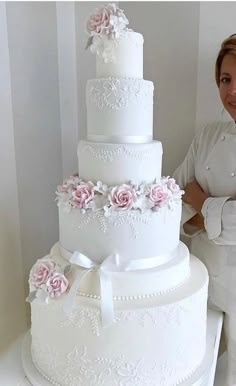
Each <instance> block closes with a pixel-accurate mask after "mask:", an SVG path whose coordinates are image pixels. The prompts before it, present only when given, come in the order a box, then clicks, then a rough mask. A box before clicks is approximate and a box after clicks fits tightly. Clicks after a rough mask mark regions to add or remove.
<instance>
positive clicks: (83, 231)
mask: <svg viewBox="0 0 236 386" xmlns="http://www.w3.org/2000/svg"><path fill="white" fill-rule="evenodd" d="M180 217H181V200H180V199H179V201H178V202H175V203H173V204H172V207H171V208H170V207H169V206H167V205H166V206H164V207H162V208H160V209H159V210H158V211H152V210H147V211H145V212H144V213H141V212H140V210H135V209H130V210H126V211H122V210H121V211H114V212H112V213H111V214H110V216H106V215H105V214H104V213H103V211H99V210H98V211H96V210H95V211H92V210H85V211H84V213H83V212H81V210H80V209H78V208H70V209H69V207H68V206H66V205H65V204H63V203H61V204H60V205H59V230H60V231H59V233H60V245H61V246H62V247H63V249H65V254H66V251H68V252H69V253H73V252H75V251H78V252H81V253H83V254H84V255H86V256H88V257H89V258H90V259H92V260H93V261H95V262H96V263H101V262H102V261H104V260H105V259H106V258H107V257H108V256H109V255H111V254H114V253H117V254H119V255H120V256H122V258H124V259H126V261H129V260H130V259H146V258H156V259H159V261H160V262H161V263H163V261H166V260H168V259H169V256H168V255H169V254H170V253H171V252H173V250H174V249H175V248H176V247H177V246H178V244H179V230H180ZM65 257H66V255H65Z"/></svg>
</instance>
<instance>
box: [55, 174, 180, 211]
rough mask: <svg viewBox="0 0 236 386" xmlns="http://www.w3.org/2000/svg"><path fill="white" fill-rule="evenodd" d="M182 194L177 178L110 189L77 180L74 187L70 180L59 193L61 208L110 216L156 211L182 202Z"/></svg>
mask: <svg viewBox="0 0 236 386" xmlns="http://www.w3.org/2000/svg"><path fill="white" fill-rule="evenodd" d="M72 181H73V180H72ZM182 194H183V191H182V190H180V188H179V186H178V185H177V184H176V182H175V180H174V178H169V177H162V179H161V181H154V182H153V183H150V184H140V185H134V184H131V183H130V184H122V185H119V186H111V187H107V186H106V185H103V184H102V182H101V181H99V182H97V184H96V185H94V184H93V183H92V182H91V181H89V182H84V181H82V180H81V179H79V178H78V177H77V179H76V180H74V182H73V183H71V177H70V183H68V182H67V181H64V183H63V185H62V186H59V187H58V191H57V195H58V201H59V205H60V204H65V203H68V204H69V205H70V206H72V207H75V208H79V209H82V210H85V209H92V210H102V209H104V210H105V211H106V213H108V212H109V213H110V210H122V211H124V210H129V209H140V210H142V211H143V210H146V209H153V210H157V209H158V208H160V207H163V206H164V205H166V206H168V205H169V204H170V203H171V202H172V201H176V200H177V201H178V200H180V199H181V195H182ZM63 195H66V197H64V196H63ZM101 198H102V199H101ZM107 210H108V212H107Z"/></svg>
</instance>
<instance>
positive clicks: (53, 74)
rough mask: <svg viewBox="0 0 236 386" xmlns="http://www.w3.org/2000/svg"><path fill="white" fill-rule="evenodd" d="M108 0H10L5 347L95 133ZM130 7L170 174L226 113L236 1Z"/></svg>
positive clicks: (3, 49)
mask: <svg viewBox="0 0 236 386" xmlns="http://www.w3.org/2000/svg"><path fill="white" fill-rule="evenodd" d="M99 4H102V2H75V3H74V2H57V3H56V2H9V3H4V2H0V57H1V60H0V120H1V125H0V178H1V192H0V256H1V258H0V349H1V348H2V347H3V345H5V344H6V343H8V342H9V340H10V339H11V338H12V339H13V338H14V337H15V336H16V335H17V334H18V333H20V332H21V331H22V330H23V329H24V328H25V319H26V318H25V309H24V305H25V302H24V298H25V296H26V293H27V277H28V273H29V270H30V267H31V266H32V264H33V263H34V261H35V260H36V259H37V258H38V257H40V256H42V255H44V254H46V253H47V252H48V251H49V250H50V247H51V246H52V244H53V243H54V242H55V241H56V240H57V238H58V218H57V208H56V204H55V202H54V198H55V195H54V192H55V189H56V186H57V184H58V183H60V182H61V180H62V177H66V176H67V175H68V174H70V173H74V172H76V171H77V168H78V165H77V155H76V148H77V141H78V139H80V138H85V136H86V104H85V86H86V81H87V79H89V78H92V77H94V76H95V58H94V56H93V55H91V54H90V53H89V52H86V51H85V49H84V47H85V44H86V36H85V33H84V31H85V27H84V25H85V20H86V18H87V16H88V14H89V13H90V12H91V11H92V10H93V9H94V8H95V6H98V5H99ZM121 7H122V8H123V9H124V10H125V12H126V14H127V16H128V18H129V19H130V26H131V27H133V28H134V29H135V30H137V31H141V32H142V33H143V35H144V38H145V45H144V77H145V79H150V80H152V81H153V82H154V84H155V100H154V137H155V139H159V140H161V141H162V142H163V147H164V157H163V174H171V173H172V171H173V170H174V168H175V167H176V166H177V165H178V163H179V162H180V161H181V160H182V159H183V157H184V155H185V153H186V151H187V148H188V146H189V143H190V142H191V140H192V137H193V135H194V131H195V128H199V127H200V126H201V125H202V124H204V123H205V122H206V121H208V120H213V119H217V118H218V117H219V116H220V114H221V105H220V103H219V99H218V94H217V88H216V86H215V83H214V78H213V75H214V72H213V68H212V67H213V64H214V60H215V55H216V51H217V50H218V48H219V44H220V42H221V40H222V39H223V38H224V37H226V36H227V35H229V34H231V33H234V32H235V29H234V15H235V14H236V3H235V2H231V3H227V2H226V3H225V2H206V3H205V2H122V3H121ZM225 14H227V18H224V15H225ZM222 15H223V16H222ZM23 282H24V285H25V293H24V290H23ZM3 310H4V311H3Z"/></svg>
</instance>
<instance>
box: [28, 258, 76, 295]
mask: <svg viewBox="0 0 236 386" xmlns="http://www.w3.org/2000/svg"><path fill="white" fill-rule="evenodd" d="M29 283H30V285H32V286H33V287H35V289H45V290H46V292H47V293H48V295H49V297H51V298H55V297H59V296H61V295H62V294H63V293H65V292H66V290H67V288H68V286H69V283H68V280H67V278H66V277H65V276H64V275H63V274H62V273H59V272H57V271H56V264H55V263H54V261H53V260H50V259H45V258H43V259H40V260H38V261H37V262H36V263H35V265H34V266H33V268H32V269H31V272H30V279H29Z"/></svg>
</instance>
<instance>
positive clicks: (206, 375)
mask: <svg viewBox="0 0 236 386" xmlns="http://www.w3.org/2000/svg"><path fill="white" fill-rule="evenodd" d="M213 315H214V312H213V311H209V312H208V325H207V350H206V355H205V357H204V360H203V362H202V364H201V365H200V366H199V367H198V368H197V370H196V371H195V372H194V373H193V374H192V375H191V376H190V377H189V378H188V379H187V380H185V381H184V382H181V383H179V384H178V386H213V379H214V374H212V372H215V363H214V361H215V362H216V358H217V355H216V354H217V351H218V345H219V335H220V331H221V325H222V320H218V326H216V322H214V320H213V319H214V318H213ZM214 324H215V325H214ZM216 327H217V329H218V332H217V331H216ZM214 357H215V359H214ZM22 364H23V368H24V371H25V374H26V376H27V378H28V380H29V381H30V383H31V384H32V386H52V385H55V386H60V385H58V384H57V383H55V382H53V381H50V380H48V379H46V378H45V377H44V376H43V375H42V374H40V372H39V371H38V370H37V368H36V367H35V365H34V363H33V360H32V356H31V334H30V331H28V332H27V334H26V335H25V337H24V340H23V345H22Z"/></svg>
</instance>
